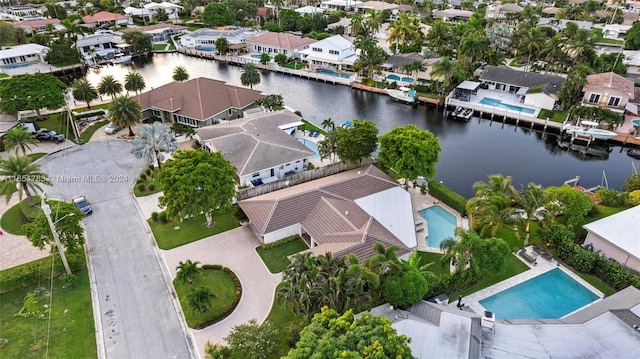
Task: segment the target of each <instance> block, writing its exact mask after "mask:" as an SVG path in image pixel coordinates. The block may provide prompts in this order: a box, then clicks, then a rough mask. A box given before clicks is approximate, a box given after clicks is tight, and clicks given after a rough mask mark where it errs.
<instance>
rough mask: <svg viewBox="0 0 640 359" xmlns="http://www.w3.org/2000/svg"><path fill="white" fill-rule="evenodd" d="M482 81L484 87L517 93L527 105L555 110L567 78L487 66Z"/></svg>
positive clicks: (481, 76)
mask: <svg viewBox="0 0 640 359" xmlns="http://www.w3.org/2000/svg"><path fill="white" fill-rule="evenodd" d="M480 82H481V84H482V87H483V88H486V89H489V90H496V91H501V92H506V93H509V94H514V95H516V96H517V97H518V98H519V100H520V103H523V104H525V105H529V106H533V107H537V108H544V109H547V110H553V109H554V107H555V105H556V102H557V101H558V91H560V87H561V86H562V84H563V83H564V82H565V78H564V77H560V76H555V75H544V74H539V73H536V72H525V71H519V70H513V69H510V68H508V67H497V66H487V68H486V69H484V71H482V74H481V75H480Z"/></svg>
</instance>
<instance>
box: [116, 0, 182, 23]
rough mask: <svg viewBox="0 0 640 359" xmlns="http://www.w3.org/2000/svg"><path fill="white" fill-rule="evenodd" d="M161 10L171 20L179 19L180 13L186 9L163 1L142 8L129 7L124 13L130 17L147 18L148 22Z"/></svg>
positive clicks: (150, 3) (147, 4)
mask: <svg viewBox="0 0 640 359" xmlns="http://www.w3.org/2000/svg"><path fill="white" fill-rule="evenodd" d="M160 9H162V10H164V12H165V13H166V14H167V15H168V17H169V19H177V18H178V12H179V11H180V10H182V9H184V8H183V7H182V6H180V5H177V4H173V3H170V2H167V1H163V2H160V3H158V2H149V3H146V4H144V5H142V8H135V7H132V6H128V7H126V8H125V9H124V13H125V14H127V15H129V16H139V17H141V18H147V20H149V21H151V20H152V19H153V16H154V15H155V14H156V12H157V11H158V10H160Z"/></svg>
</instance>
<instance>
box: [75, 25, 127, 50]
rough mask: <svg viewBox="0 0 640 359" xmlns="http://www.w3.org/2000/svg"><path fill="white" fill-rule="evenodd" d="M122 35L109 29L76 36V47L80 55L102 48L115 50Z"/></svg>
mask: <svg viewBox="0 0 640 359" xmlns="http://www.w3.org/2000/svg"><path fill="white" fill-rule="evenodd" d="M122 43H123V42H122V37H121V36H120V35H118V34H115V33H113V32H111V31H109V32H100V33H95V34H92V35H87V36H84V37H82V38H78V40H77V41H76V48H77V49H78V52H79V53H80V55H83V56H85V55H90V54H92V53H100V52H101V51H104V50H114V52H115V50H116V49H117V48H118V45H119V44H122Z"/></svg>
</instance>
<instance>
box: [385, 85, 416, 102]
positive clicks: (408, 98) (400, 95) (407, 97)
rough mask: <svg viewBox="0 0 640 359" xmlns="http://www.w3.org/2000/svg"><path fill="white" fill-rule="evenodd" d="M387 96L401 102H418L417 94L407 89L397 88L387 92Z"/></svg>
mask: <svg viewBox="0 0 640 359" xmlns="http://www.w3.org/2000/svg"><path fill="white" fill-rule="evenodd" d="M387 95H389V96H390V97H391V98H394V99H396V100H398V101H403V102H410V103H414V102H417V101H418V94H417V93H416V92H415V91H413V90H412V89H410V88H408V87H399V88H398V89H397V90H387Z"/></svg>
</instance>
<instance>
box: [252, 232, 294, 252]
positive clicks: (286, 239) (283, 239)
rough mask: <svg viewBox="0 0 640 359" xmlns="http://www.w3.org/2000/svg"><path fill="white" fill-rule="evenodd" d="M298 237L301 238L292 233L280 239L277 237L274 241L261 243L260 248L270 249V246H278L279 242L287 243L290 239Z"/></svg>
mask: <svg viewBox="0 0 640 359" xmlns="http://www.w3.org/2000/svg"><path fill="white" fill-rule="evenodd" d="M298 239H302V238H300V236H299V235H297V234H294V235H293V236H289V237H284V238H282V239H278V240H277V241H275V242H271V243H261V244H260V247H262V249H271V248H273V247H277V246H279V245H281V244H285V243H289V242H292V241H295V240H298Z"/></svg>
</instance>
